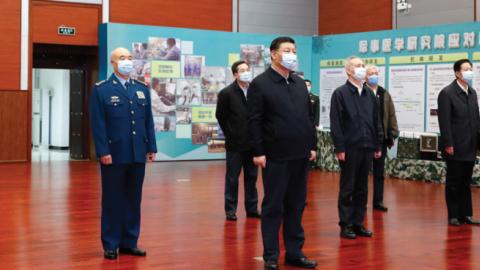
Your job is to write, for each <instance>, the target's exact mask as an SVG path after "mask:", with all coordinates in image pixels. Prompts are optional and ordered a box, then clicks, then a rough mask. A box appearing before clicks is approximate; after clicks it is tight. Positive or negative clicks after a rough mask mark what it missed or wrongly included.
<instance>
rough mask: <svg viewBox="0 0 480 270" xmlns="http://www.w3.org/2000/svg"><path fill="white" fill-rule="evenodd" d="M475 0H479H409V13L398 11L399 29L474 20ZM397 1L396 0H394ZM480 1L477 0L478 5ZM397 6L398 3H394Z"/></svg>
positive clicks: (397, 24) (397, 23) (397, 26)
mask: <svg viewBox="0 0 480 270" xmlns="http://www.w3.org/2000/svg"><path fill="white" fill-rule="evenodd" d="M474 1H478V0H408V2H409V3H411V4H412V9H411V10H410V12H409V13H400V12H397V13H396V25H395V23H394V29H395V26H396V28H397V29H401V28H408V27H417V26H430V25H436V24H452V23H463V22H473V21H474V14H475V12H476V11H475V10H474ZM394 3H395V0H394ZM478 4H479V3H478V2H477V5H478ZM393 7H394V8H395V7H396V3H395V4H394V5H393Z"/></svg>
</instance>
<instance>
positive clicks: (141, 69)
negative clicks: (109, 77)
mask: <svg viewBox="0 0 480 270" xmlns="http://www.w3.org/2000/svg"><path fill="white" fill-rule="evenodd" d="M147 63H149V62H148V61H147V60H138V59H134V60H133V71H132V73H130V77H131V78H132V79H135V80H139V81H142V82H145V65H146V64H147Z"/></svg>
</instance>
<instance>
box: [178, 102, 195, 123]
mask: <svg viewBox="0 0 480 270" xmlns="http://www.w3.org/2000/svg"><path fill="white" fill-rule="evenodd" d="M175 114H176V116H177V125H189V124H191V123H192V108H191V107H188V106H178V107H177V109H176V111H175Z"/></svg>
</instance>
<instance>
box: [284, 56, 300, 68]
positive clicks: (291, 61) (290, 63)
mask: <svg viewBox="0 0 480 270" xmlns="http://www.w3.org/2000/svg"><path fill="white" fill-rule="evenodd" d="M281 64H282V66H283V67H284V68H286V69H288V70H290V71H295V70H297V67H298V59H297V55H296V54H294V53H282V62H281Z"/></svg>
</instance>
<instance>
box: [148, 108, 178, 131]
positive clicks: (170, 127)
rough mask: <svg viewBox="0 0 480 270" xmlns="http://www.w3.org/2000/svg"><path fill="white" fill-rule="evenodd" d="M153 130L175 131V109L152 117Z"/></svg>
mask: <svg viewBox="0 0 480 270" xmlns="http://www.w3.org/2000/svg"><path fill="white" fill-rule="evenodd" d="M153 123H154V126H155V132H169V131H175V127H176V121H175V111H173V112H169V113H161V114H159V115H156V116H154V117H153Z"/></svg>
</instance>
